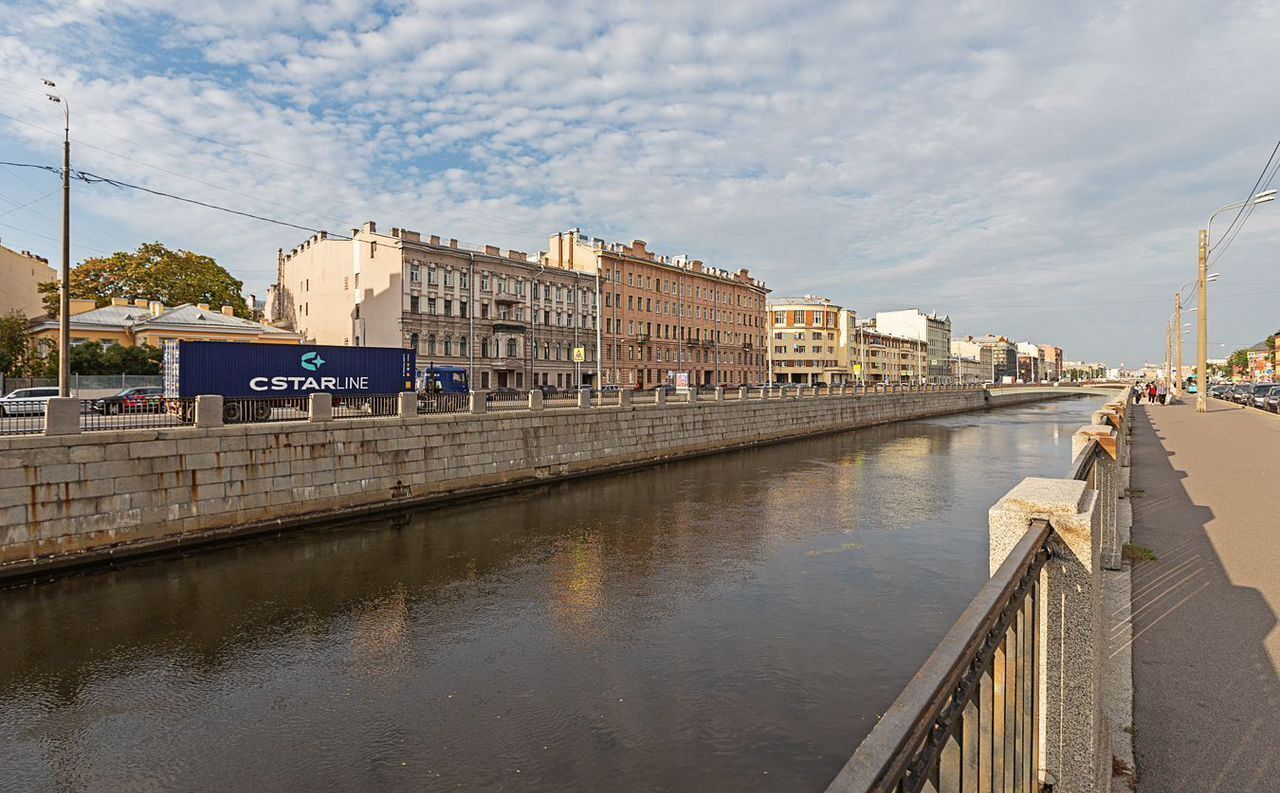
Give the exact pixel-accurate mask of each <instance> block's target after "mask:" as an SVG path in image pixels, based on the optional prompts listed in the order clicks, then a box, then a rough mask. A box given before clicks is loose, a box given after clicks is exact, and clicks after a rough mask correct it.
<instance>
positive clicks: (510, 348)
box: [507, 339, 516, 358]
mask: <svg viewBox="0 0 1280 793" xmlns="http://www.w3.org/2000/svg"><path fill="white" fill-rule="evenodd" d="M507 357H508V358H514V357H516V340H515V339H507Z"/></svg>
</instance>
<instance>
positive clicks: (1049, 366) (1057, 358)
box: [1037, 344, 1063, 382]
mask: <svg viewBox="0 0 1280 793" xmlns="http://www.w3.org/2000/svg"><path fill="white" fill-rule="evenodd" d="M1037 346H1039V347H1040V356H1041V359H1042V360H1043V361H1044V379H1045V380H1048V381H1050V382H1057V381H1058V380H1061V379H1062V369H1063V367H1062V360H1063V359H1062V348H1061V347H1055V346H1053V345H1052V344H1040V345H1037Z"/></svg>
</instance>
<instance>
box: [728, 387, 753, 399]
mask: <svg viewBox="0 0 1280 793" xmlns="http://www.w3.org/2000/svg"><path fill="white" fill-rule="evenodd" d="M749 393H751V389H749V388H747V387H746V386H744V385H740V386H738V401H739V402H745V401H746V400H747V394H749ZM723 396H724V395H723V394H721V398H723Z"/></svg>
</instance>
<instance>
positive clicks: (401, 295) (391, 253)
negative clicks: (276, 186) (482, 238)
mask: <svg viewBox="0 0 1280 793" xmlns="http://www.w3.org/2000/svg"><path fill="white" fill-rule="evenodd" d="M278 263H279V278H278V288H277V289H276V290H274V291H273V293H272V295H271V301H270V303H271V305H270V306H268V308H269V315H270V316H274V317H279V318H280V320H281V321H282V322H283V323H284V324H286V325H287V326H288V327H290V328H292V329H294V330H296V331H297V332H299V333H301V334H302V335H303V336H304V337H305V338H306V339H307V340H308V341H310V342H313V343H317V344H338V345H350V346H356V347H359V346H365V347H400V348H413V349H416V350H417V354H418V367H419V370H420V371H421V370H423V369H425V368H426V367H427V366H430V365H452V366H463V367H466V368H467V370H468V373H469V381H470V382H471V384H472V387H473V388H478V389H481V390H488V389H495V388H516V389H526V388H530V387H532V386H533V385H534V384H539V385H549V386H556V387H558V388H571V387H574V386H575V384H583V383H587V384H590V383H594V382H596V378H597V372H598V369H597V364H598V361H597V357H596V350H597V334H598V327H597V311H596V306H597V305H598V302H597V297H596V295H597V291H596V289H597V286H596V281H595V278H594V276H591V275H588V274H586V273H584V272H576V271H573V270H569V269H564V268H558V267H548V266H546V263H545V262H544V261H543V257H541V256H539V255H538V254H532V255H531V254H528V253H524V252H521V251H514V250H507V251H506V252H505V253H504V252H502V251H501V250H499V249H498V248H496V247H494V246H492V245H485V246H483V247H482V248H475V247H467V246H463V245H460V244H459V242H458V240H456V239H449V240H441V238H440V237H438V236H434V235H432V236H430V237H427V238H426V239H424V238H423V237H422V235H421V234H420V233H419V232H416V231H410V230H408V229H401V228H392V229H391V233H390V234H382V233H379V232H378V230H377V225H376V224H375V223H374V222H373V221H369V222H367V223H365V224H364V225H363V226H361V227H360V228H358V229H352V230H351V239H339V238H334V237H330V236H329V235H328V234H327V233H325V232H321V233H319V234H316V235H314V236H312V237H311V238H309V239H307V240H305V241H303V242H302V243H301V244H300V245H298V246H297V247H296V248H293V249H292V250H290V251H288V252H283V251H281V252H280V254H279V256H278Z"/></svg>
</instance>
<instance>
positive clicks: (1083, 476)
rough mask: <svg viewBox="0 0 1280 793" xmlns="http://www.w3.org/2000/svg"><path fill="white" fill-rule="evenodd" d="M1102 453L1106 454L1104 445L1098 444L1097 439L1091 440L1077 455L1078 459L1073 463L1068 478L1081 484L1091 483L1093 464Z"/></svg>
mask: <svg viewBox="0 0 1280 793" xmlns="http://www.w3.org/2000/svg"><path fill="white" fill-rule="evenodd" d="M1100 453H1103V454H1105V451H1104V450H1103V448H1102V444H1100V443H1098V441H1097V439H1096V438H1093V439H1090V441H1089V443H1088V444H1087V445H1086V446H1085V447H1084V448H1083V449H1081V450H1080V453H1079V454H1078V455H1076V459H1074V460H1072V461H1071V470H1070V471H1068V472H1067V473H1068V474H1070V475H1069V476H1068V477H1067V478H1068V479H1076V480H1079V481H1081V482H1087V481H1089V473H1090V471H1092V470H1093V463H1094V461H1095V460H1097V459H1098V454H1100Z"/></svg>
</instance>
